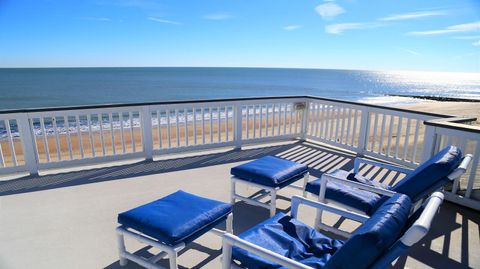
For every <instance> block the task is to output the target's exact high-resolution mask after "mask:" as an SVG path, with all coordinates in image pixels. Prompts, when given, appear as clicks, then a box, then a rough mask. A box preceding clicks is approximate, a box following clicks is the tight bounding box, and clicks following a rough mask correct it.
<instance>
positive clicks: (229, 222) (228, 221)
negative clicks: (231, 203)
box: [226, 213, 233, 234]
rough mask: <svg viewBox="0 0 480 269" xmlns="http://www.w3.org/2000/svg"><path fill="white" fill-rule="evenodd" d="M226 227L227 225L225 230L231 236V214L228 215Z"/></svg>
mask: <svg viewBox="0 0 480 269" xmlns="http://www.w3.org/2000/svg"><path fill="white" fill-rule="evenodd" d="M226 225H227V229H226V230H227V233H231V234H233V214H232V213H230V214H228V216H227V223H226Z"/></svg>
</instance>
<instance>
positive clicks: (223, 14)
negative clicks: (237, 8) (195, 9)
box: [203, 12, 233, 21]
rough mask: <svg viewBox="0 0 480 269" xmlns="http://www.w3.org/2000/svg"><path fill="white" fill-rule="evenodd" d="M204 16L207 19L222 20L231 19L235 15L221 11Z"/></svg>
mask: <svg viewBox="0 0 480 269" xmlns="http://www.w3.org/2000/svg"><path fill="white" fill-rule="evenodd" d="M203 18H204V19H206V20H214V21H221V20H228V19H231V18H233V16H232V15H231V14H229V13H226V12H221V13H213V14H208V15H205V16H203Z"/></svg>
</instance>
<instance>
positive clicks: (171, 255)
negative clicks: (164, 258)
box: [168, 251, 178, 269]
mask: <svg viewBox="0 0 480 269" xmlns="http://www.w3.org/2000/svg"><path fill="white" fill-rule="evenodd" d="M168 259H169V262H170V269H178V265H177V252H176V251H169V252H168Z"/></svg>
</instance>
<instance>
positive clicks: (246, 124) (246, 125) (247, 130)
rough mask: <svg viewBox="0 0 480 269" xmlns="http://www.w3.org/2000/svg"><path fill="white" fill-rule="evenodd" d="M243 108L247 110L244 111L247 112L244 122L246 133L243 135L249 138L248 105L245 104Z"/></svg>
mask: <svg viewBox="0 0 480 269" xmlns="http://www.w3.org/2000/svg"><path fill="white" fill-rule="evenodd" d="M245 109H246V111H247V112H246V113H247V115H246V120H245V121H246V123H245V133H246V134H245V136H246V137H247V139H249V138H250V106H248V105H247V106H246V108H245Z"/></svg>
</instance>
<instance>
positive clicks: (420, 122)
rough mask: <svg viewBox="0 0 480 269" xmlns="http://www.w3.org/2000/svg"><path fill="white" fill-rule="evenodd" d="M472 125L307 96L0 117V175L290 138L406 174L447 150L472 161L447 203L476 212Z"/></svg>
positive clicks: (477, 134)
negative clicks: (330, 147)
mask: <svg viewBox="0 0 480 269" xmlns="http://www.w3.org/2000/svg"><path fill="white" fill-rule="evenodd" d="M474 120H475V119H472V118H457V117H454V116H448V115H441V114H434V113H427V112H417V111H410V110H405V109H398V108H389V107H383V106H376V105H368V104H362V103H357V102H349V101H342V100H334V99H326V98H319V97H310V96H298V97H297V96H294V97H262V98H244V99H224V100H202V101H183V102H181V101H174V102H161V103H143V104H120V105H100V106H84V107H70V108H52V109H26V110H15V111H0V174H6V173H15V172H29V173H32V174H36V173H38V171H39V170H43V169H50V168H58V167H66V166H76V165H84V164H95V163H98V162H107V161H116V160H121V159H131V158H145V159H148V160H151V159H152V158H153V156H156V155H162V154H167V153H174V152H186V151H194V150H201V149H209V148H218V147H227V146H232V147H241V146H242V145H245V144H252V143H261V142H268V141H279V140H285V139H294V138H297V139H309V140H312V141H317V142H322V143H326V144H330V145H333V146H336V147H340V148H344V149H347V150H351V151H354V152H356V153H358V154H359V155H365V156H371V157H375V158H378V159H381V160H384V161H389V162H394V163H398V164H401V165H405V166H409V167H415V166H417V165H418V164H419V163H420V162H421V161H423V160H425V159H428V158H429V157H430V156H431V155H432V154H434V153H435V152H436V151H437V150H438V149H440V148H441V147H442V146H444V145H446V144H454V145H457V146H458V147H460V148H461V149H462V150H463V151H464V152H467V153H472V154H474V161H473V165H472V168H471V169H470V171H469V172H468V173H467V175H466V176H465V177H464V178H462V180H460V182H458V183H456V185H455V186H454V187H453V189H452V192H451V193H450V195H447V199H449V200H452V201H455V202H457V203H461V204H464V205H467V206H470V207H473V208H476V209H479V210H480V202H478V201H477V200H475V199H473V198H474V197H473V195H472V191H473V189H475V188H477V189H478V187H479V186H478V185H480V183H479V181H480V180H479V179H478V178H477V175H478V170H479V169H480V168H479V161H478V160H479V156H480V131H479V128H478V127H473V126H470V125H466V124H465V123H469V122H472V121H474Z"/></svg>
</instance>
